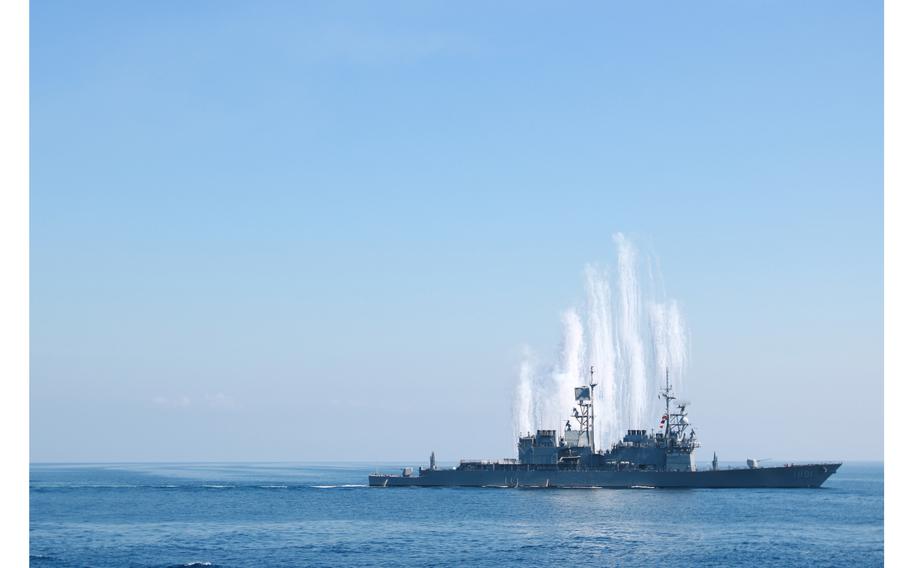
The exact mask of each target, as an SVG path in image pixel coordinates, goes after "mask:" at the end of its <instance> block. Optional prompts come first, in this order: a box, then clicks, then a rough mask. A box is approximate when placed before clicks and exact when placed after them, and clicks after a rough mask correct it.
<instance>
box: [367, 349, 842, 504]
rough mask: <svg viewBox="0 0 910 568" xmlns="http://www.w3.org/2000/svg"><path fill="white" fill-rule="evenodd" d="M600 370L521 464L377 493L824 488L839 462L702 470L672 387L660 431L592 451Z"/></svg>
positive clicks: (404, 475) (381, 481) (384, 477)
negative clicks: (417, 489)
mask: <svg viewBox="0 0 910 568" xmlns="http://www.w3.org/2000/svg"><path fill="white" fill-rule="evenodd" d="M596 386H597V383H595V382H594V368H593V367H592V368H591V380H590V381H589V382H588V384H586V385H582V386H579V387H576V388H575V405H574V407H573V408H572V418H574V419H575V421H576V422H577V425H576V427H575V428H573V427H572V419H571V418H570V419H569V420H568V421H567V422H566V425H565V428H564V430H563V431H562V432H561V434H560V435H559V436H557V433H556V430H537V433H536V434H530V433H529V434H527V435H522V436H520V437H519V438H518V459H504V460H497V461H492V460H462V461H461V462H460V463H459V464H458V466H457V467H452V468H442V467H437V465H436V457H435V454H431V455H430V464H429V467H420V468H419V469H418V471H417V473H416V475H415V473H414V471H413V469H412V468H404V469H403V470H402V471H401V473H400V474H384V473H374V474H371V475H370V476H369V482H370V486H371V487H401V486H421V487H524V488H532V487H535V488H536V487H541V488H543V487H552V488H558V487H562V488H595V487H613V488H644V487H653V488H659V487H677V488H696V487H703V488H722V487H730V488H734V487H739V488H746V487H820V486H821V485H822V483H824V482H825V480H826V479H828V477H830V476H831V475H832V474H833V473H834V472H836V471H837V468H839V467H840V466H841V463H815V464H801V465H797V464H785V465H781V466H773V467H765V466H762V465H761V461H762V460H756V459H749V460H747V461H746V466H745V467H726V468H720V467H718V463H717V454H716V453H715V454H714V459H713V461H712V463H711V467H710V469H699V468H698V467H697V466H696V463H695V450H696V448H698V447H699V446H700V444H699V442H698V439H697V437H696V436H695V431H694V430H693V429H692V427H691V425H690V423H689V417H688V412H687V410H686V407H687V406H688V403H686V402H682V401H679V400H678V399H677V397H676V396H675V395H674V394H673V389H672V387H671V386H670V375H669V372H667V376H666V383H665V386H664V388H663V389H662V390H661V392H660V397H661V398H663V399H664V402H665V411H664V414H663V416H662V417H661V420H660V426H659V428H658V432H653V431H652V432H648V431H646V430H628V431H627V432H626V434H625V435H624V436H623V438H622V440H621V441H619V442H617V443H615V444H613V446H612V447H611V448H610V449H609V450H598V449H597V448H596V447H595V444H594V387H596Z"/></svg>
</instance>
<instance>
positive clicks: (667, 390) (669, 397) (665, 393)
mask: <svg viewBox="0 0 910 568" xmlns="http://www.w3.org/2000/svg"><path fill="white" fill-rule="evenodd" d="M666 378H667V382H666V386H665V387H664V390H663V392H662V393H660V396H662V397H663V398H664V399H665V400H666V402H667V410H666V413H665V414H664V416H665V417H666V419H667V426H666V428H665V429H664V438H665V439H666V441H667V447H668V448H669V447H670V401H671V400H675V399H676V397H675V396H673V395H672V394H670V392H671V389H670V368H669V367H667V371H666Z"/></svg>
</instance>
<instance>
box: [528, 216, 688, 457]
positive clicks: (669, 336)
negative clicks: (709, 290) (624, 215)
mask: <svg viewBox="0 0 910 568" xmlns="http://www.w3.org/2000/svg"><path fill="white" fill-rule="evenodd" d="M613 242H614V244H615V246H616V272H615V274H611V272H610V271H609V270H608V269H607V268H604V267H598V266H596V265H588V266H586V267H585V272H584V276H585V293H586V301H585V303H584V312H583V316H584V317H582V315H580V314H579V312H578V310H576V309H574V308H573V309H569V310H566V311H565V312H564V313H563V316H562V324H563V340H562V344H561V346H560V349H559V351H558V362H557V363H556V364H555V365H551V366H549V367H548V368H547V367H541V366H540V365H539V364H538V362H537V360H536V358H535V357H534V355H533V353H532V352H531V351H530V349H526V350H525V353H524V356H523V362H522V364H521V368H520V373H519V381H518V386H517V389H516V394H515V404H514V405H513V413H514V427H515V430H516V432H519V433H523V432H529V431H533V430H535V429H543V428H547V429H553V428H556V429H557V430H560V431H561V430H562V425H564V424H565V421H566V420H567V419H568V418H569V416H570V414H571V408H572V405H573V403H574V401H573V398H572V397H573V388H574V387H576V386H579V385H581V384H585V383H588V382H589V381H590V376H589V375H588V370H589V368H590V366H594V368H595V377H594V381H595V382H596V383H597V388H596V389H595V391H594V394H595V411H596V419H595V443H596V444H597V446H598V447H600V448H606V447H609V445H611V444H612V443H614V442H616V441H618V440H619V439H620V438H621V437H622V433H623V432H624V431H625V430H626V429H630V428H639V429H651V428H654V427H656V426H657V421H658V420H659V416H660V409H659V404H658V402H659V401H658V399H657V393H658V390H659V388H660V387H661V386H662V385H663V377H664V372H665V369H669V372H670V379H671V381H672V382H673V386H674V389H675V390H676V392H677V393H679V392H681V389H682V386H683V385H682V379H683V375H684V373H685V370H686V365H687V363H688V335H687V331H686V326H685V323H684V319H683V317H682V313H681V312H680V309H679V305H678V303H677V302H676V301H675V300H672V299H665V298H657V297H655V296H656V295H657V294H656V293H655V292H651V290H655V289H656V288H657V286H656V285H655V278H659V277H660V275H659V273H657V274H656V275H655V272H654V268H653V263H652V262H650V259H648V260H649V262H648V267H649V269H648V271H647V279H646V282H645V284H646V285H645V286H642V285H641V282H640V280H639V273H640V270H639V264H640V259H639V255H638V252H637V250H636V249H635V247H634V246H633V245H632V243H631V242H630V241H629V239H628V238H626V237H625V236H624V235H622V234H620V233H617V234H616V235H614V236H613ZM643 288H644V289H645V290H648V291H649V292H648V293H646V294H645V293H643V292H642V289H643ZM614 290H615V293H614Z"/></svg>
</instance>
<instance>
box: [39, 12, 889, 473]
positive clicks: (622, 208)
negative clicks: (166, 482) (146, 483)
mask: <svg viewBox="0 0 910 568" xmlns="http://www.w3.org/2000/svg"><path fill="white" fill-rule="evenodd" d="M31 160H32V162H31V418H30V422H31V424H30V426H31V433H30V434H31V458H32V460H34V461H48V460H115V461H116V460H235V459H236V460H271V459H274V460H338V459H355V460H361V459H362V460H380V459H383V460H398V459H406V458H420V459H422V458H423V456H424V454H428V453H429V451H430V449H435V450H436V451H437V454H438V455H439V456H440V459H446V460H454V459H458V458H459V457H504V456H512V455H513V454H514V453H515V448H514V440H512V439H511V437H510V433H511V430H510V424H511V417H510V410H509V409H510V402H511V396H512V389H513V387H514V384H515V381H516V377H517V367H518V364H519V361H520V357H521V349H522V346H523V345H526V344H527V345H532V346H534V347H535V348H537V349H539V350H540V351H542V352H544V354H547V353H548V350H551V349H553V348H554V346H555V345H556V344H557V343H558V340H559V326H560V324H559V314H560V311H561V310H562V309H563V308H565V307H567V306H568V305H571V304H573V303H574V302H577V301H578V299H579V298H580V297H581V295H582V293H583V290H582V269H583V267H584V264H585V263H586V262H589V261H600V260H605V259H608V258H609V256H610V255H611V251H612V241H611V234H612V233H613V232H616V231H622V232H624V233H626V234H628V235H630V236H631V237H632V238H633V239H635V242H636V243H637V244H638V245H639V247H640V248H641V249H643V250H646V251H652V252H653V253H654V254H656V255H657V256H659V258H660V263H661V266H662V271H663V275H664V279H665V281H666V287H667V292H668V293H669V294H670V295H672V296H673V297H675V298H677V299H678V300H679V302H680V305H681V306H682V309H683V311H684V313H685V315H686V318H687V321H688V323H689V327H690V330H691V336H692V348H691V365H690V369H689V375H688V385H689V391H690V394H691V398H692V399H693V401H694V402H695V406H693V407H692V419H693V421H694V422H696V423H697V424H698V425H699V434H700V437H701V438H702V442H703V444H704V446H705V450H706V451H707V452H708V454H706V455H704V456H702V458H704V459H710V458H709V456H710V451H712V450H715V449H716V450H717V451H718V454H719V455H720V457H721V459H724V458H729V459H740V458H742V457H745V456H747V455H751V456H753V457H774V458H778V459H814V458H845V459H881V458H882V455H883V450H882V448H883V444H882V430H883V424H882V396H883V395H882V373H883V370H882V341H883V333H882V309H883V308H882V299H883V294H882V267H883V261H882V256H883V253H882V215H883V204H882V8H881V5H880V3H877V2H859V1H854V2H829V1H824V2H822V1H815V2H786V1H779V2H757V1H756V2H686V3H680V2H611V3H607V2H590V3H576V4H574V5H571V6H555V5H552V4H548V3H543V2H538V3H528V2H514V3H497V4H496V5H491V4H490V3H481V2H478V3H464V2H459V3H454V2H453V3H446V4H442V3H435V2H414V3H392V2H383V3H367V2H363V3H354V2H347V3H339V2H325V3H315V2H313V3H302V2H287V3H282V2H267V3H250V2H246V3H240V2H236V3H232V2H202V1H198V2H177V1H172V2H113V1H112V2H93V1H87V2H49V1H42V0H37V1H34V2H32V4H31ZM759 454H760V455H759Z"/></svg>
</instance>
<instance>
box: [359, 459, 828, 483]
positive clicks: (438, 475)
mask: <svg viewBox="0 0 910 568" xmlns="http://www.w3.org/2000/svg"><path fill="white" fill-rule="evenodd" d="M840 465H841V464H839V463H822V464H810V465H788V466H779V467H758V468H741V469H709V470H701V471H637V470H626V471H623V470H602V469H578V470H576V469H573V470H565V469H558V468H552V469H549V468H534V467H533V466H531V467H528V466H527V465H521V464H496V465H493V466H492V467H488V468H484V469H472V470H463V469H457V468H456V469H422V470H420V473H419V475H387V474H373V475H370V478H369V483H370V486H371V487H518V488H565V489H569V488H575V489H582V488H601V487H602V488H614V489H623V488H761V487H764V488H811V487H820V486H821V485H822V483H824V482H825V480H827V479H828V477H830V476H831V475H832V474H833V473H834V472H835V471H837V468H838V467H840Z"/></svg>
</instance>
